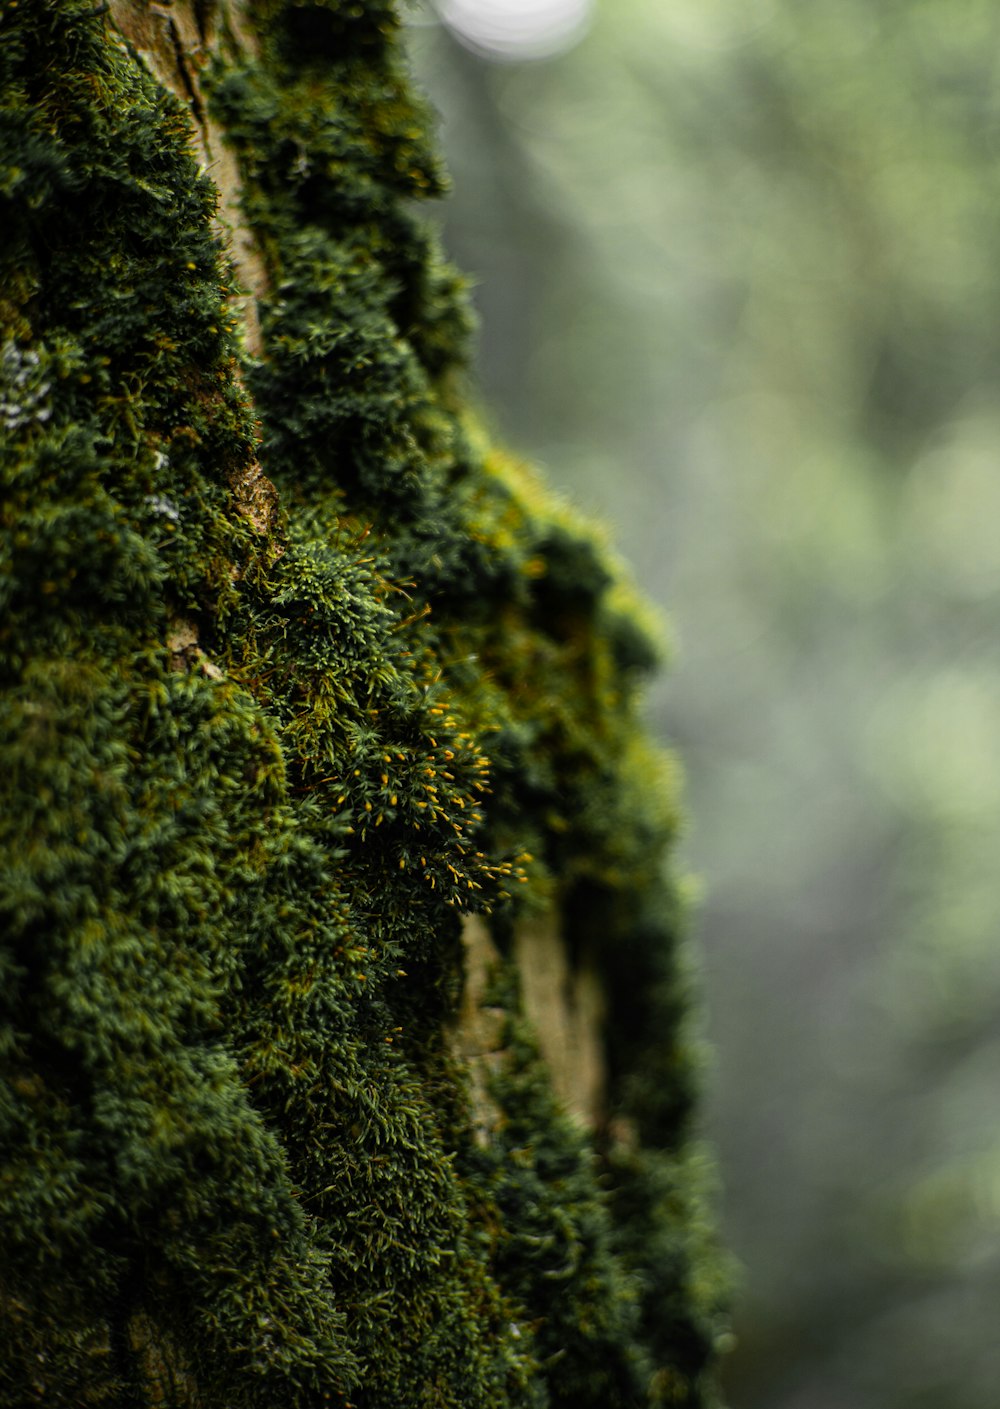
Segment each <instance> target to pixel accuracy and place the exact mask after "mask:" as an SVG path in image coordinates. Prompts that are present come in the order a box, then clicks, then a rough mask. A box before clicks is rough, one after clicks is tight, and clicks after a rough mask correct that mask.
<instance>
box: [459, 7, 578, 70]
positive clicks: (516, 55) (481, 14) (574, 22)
mask: <svg viewBox="0 0 1000 1409" xmlns="http://www.w3.org/2000/svg"><path fill="white" fill-rule="evenodd" d="M436 6H437V10H438V13H439V14H440V16H441V18H442V20H443V21H444V22H445V24H446V25H447V26H448V28H449V29H450V30H452V32H453V33H454V34H455V36H456V37H457V38H458V39H460V40H462V41H463V43H465V44H467V45H469V46H470V47H471V48H473V49H477V50H479V51H480V52H481V53H485V54H488V55H490V56H491V57H493V58H501V59H528V58H531V59H538V58H544V57H545V56H546V55H551V54H557V53H559V52H560V51H561V50H564V49H568V48H569V47H570V46H571V45H572V44H575V43H576V41H577V40H578V39H579V38H580V37H581V36H582V34H583V32H584V30H585V29H586V28H587V24H588V21H589V20H590V16H591V12H592V10H593V0H436Z"/></svg>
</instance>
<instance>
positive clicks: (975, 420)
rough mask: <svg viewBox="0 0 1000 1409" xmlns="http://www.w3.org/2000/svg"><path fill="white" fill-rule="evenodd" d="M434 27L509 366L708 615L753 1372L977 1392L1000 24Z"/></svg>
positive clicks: (837, 1383)
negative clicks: (490, 46) (543, 36)
mask: <svg viewBox="0 0 1000 1409" xmlns="http://www.w3.org/2000/svg"><path fill="white" fill-rule="evenodd" d="M422 19H423V21H424V23H422V24H418V25H415V26H414V28H413V30H412V50H413V53H414V56H415V61H416V62H417V64H418V66H419V68H420V71H421V73H422V74H423V75H424V77H425V80H426V81H427V83H428V84H429V86H430V89H431V92H432V96H433V97H434V100H435V101H436V103H437V105H438V106H439V108H440V109H441V111H442V113H443V117H444V124H443V130H444V136H445V142H446V148H447V155H448V160H449V163H450V166H451V168H452V170H453V172H454V174H455V177H456V192H457V194H456V195H455V197H454V199H453V201H452V203H451V207H450V213H449V216H448V221H447V225H446V237H447V240H448V242H449V244H450V246H451V248H452V249H453V250H454V251H455V252H456V254H457V255H458V257H459V259H460V261H461V262H463V263H464V264H466V265H467V266H471V267H474V268H476V269H477V270H478V271H479V272H480V275H481V284H480V289H479V301H480V307H481V309H482V311H483V313H484V315H485V317H484V323H485V333H484V337H483V352H482V356H481V362H480V371H481V376H482V380H483V383H484V386H485V388H486V390H487V392H488V393H489V395H490V397H491V399H492V401H493V402H494V404H495V405H499V406H500V407H501V408H502V410H501V412H500V416H501V420H502V423H503V427H504V430H505V432H506V433H507V434H508V435H509V436H512V437H513V438H514V439H515V440H516V441H519V442H520V443H521V444H522V445H523V446H524V447H525V448H527V449H528V450H530V451H531V452H532V453H534V454H537V455H539V456H540V457H541V458H542V459H543V460H544V461H545V462H546V463H547V465H548V466H549V468H550V470H551V471H552V473H553V474H554V475H555V476H556V478H557V479H559V480H561V481H562V482H563V483H564V484H566V485H569V486H572V488H573V489H574V491H575V492H576V493H577V494H578V495H579V494H582V495H583V496H584V497H585V498H586V499H587V500H589V502H590V504H591V506H592V507H593V508H595V509H596V510H597V512H598V513H599V514H601V515H602V516H605V517H607V518H608V519H611V520H613V521H615V522H616V524H617V526H618V530H619V536H620V538H621V540H622V541H623V542H624V544H625V546H626V547H627V549H628V551H629V552H630V554H631V556H632V557H633V559H634V560H635V561H636V562H637V564H638V566H639V571H640V575H641V577H642V579H643V583H644V585H645V586H646V587H647V588H651V589H652V590H653V591H654V592H655V593H656V594H657V595H659V596H661V597H662V598H663V599H664V600H669V602H670V604H671V609H672V615H673V617H674V620H675V621H676V623H677V626H678V632H679V636H680V642H681V652H680V656H681V659H680V668H679V670H678V671H676V672H675V673H674V675H673V676H672V678H671V680H670V682H669V685H668V686H667V691H668V693H661V694H660V695H659V696H657V697H656V699H655V701H654V711H655V717H656V720H657V722H658V724H659V726H660V727H661V728H662V729H663V730H664V731H665V732H667V733H668V734H669V735H670V736H671V737H672V738H673V739H674V740H677V741H679V742H680V743H681V745H682V752H683V754H684V756H685V758H686V760H687V763H688V771H689V793H690V797H691V812H692V814H693V816H694V819H695V820H694V830H693V832H692V834H691V836H690V838H689V842H688V854H689V856H690V858H691V860H692V863H693V865H694V866H695V868H696V869H697V870H698V871H700V872H701V873H702V874H703V875H704V876H705V879H706V899H705V902H704V905H703V910H702V927H703V933H704V937H705V940H706V942H707V950H708V963H707V971H706V975H705V982H706V988H707V993H708V999H709V1006H710V1010H711V1015H712V1016H711V1026H712V1035H713V1037H714V1040H715V1042H716V1044H717V1047H718V1051H719V1059H718V1069H717V1073H716V1098H715V1108H714V1126H715V1136H716V1139H717V1140H718V1142H719V1144H720V1146H721V1149H722V1152H723V1158H724V1167H725V1177H726V1181H727V1185H728V1192H727V1206H728V1211H729V1212H728V1217H729V1222H730V1236H731V1239H732V1241H733V1243H734V1245H735V1246H736V1247H737V1249H738V1250H739V1251H740V1252H741V1254H742V1256H743V1260H744V1263H745V1266H746V1278H745V1290H744V1295H743V1303H742V1312H741V1315H740V1318H739V1321H738V1327H737V1329H738V1331H739V1340H740V1345H739V1348H738V1350H737V1353H736V1355H735V1357H734V1359H733V1363H732V1377H731V1395H732V1399H733V1402H734V1403H736V1404H738V1405H739V1406H740V1409H756V1406H764V1405H767V1406H768V1409H793V1406H794V1409H805V1407H806V1406H807V1409H875V1406H879V1409H885V1406H889V1407H890V1409H904V1406H905V1409H910V1406H923V1405H928V1406H930V1405H934V1406H935V1409H940V1407H941V1406H944V1407H945V1409H974V1407H978V1406H980V1405H982V1404H983V1403H986V1402H989V1400H990V1398H991V1394H992V1389H991V1386H992V1385H993V1384H994V1383H995V1379H996V1375H997V1371H998V1370H1000V1350H998V1349H997V1346H996V1337H995V1333H994V1330H993V1326H992V1314H991V1313H992V1307H993V1305H995V1301H996V1296H997V1293H998V1292H1000V1128H998V1125H997V1122H996V1118H995V1105H996V1102H995V1085H996V1065H997V1064H996V1060H995V1048H996V1044H997V1041H998V1037H997V1014H998V1012H1000V946H998V945H997V943H996V916H997V914H998V912H1000V882H998V880H997V868H996V864H995V857H996V854H997V850H998V845H1000V805H998V804H1000V657H998V651H997V645H996V641H997V635H998V633H997V629H996V611H997V609H996V595H997V591H998V588H1000V547H998V538H997V533H996V528H995V525H996V522H997V520H998V517H1000V475H998V473H997V459H998V454H1000V398H998V395H997V381H998V372H1000V239H998V231H997V220H998V213H1000V160H998V157H1000V93H998V88H997V84H996V72H995V70H996V63H997V60H996V54H997V52H998V50H997V42H996V41H997V37H998V35H997V31H998V28H1000V18H998V15H997V12H996V10H995V7H993V6H990V5H988V4H985V3H980V0H959V2H958V3H955V0H926V2H925V3H922V4H906V5H903V4H899V3H889V4H884V5H880V6H877V7H873V6H871V5H870V4H867V3H861V0H828V3H825V4H812V5H801V4H796V3H793V0H772V3H769V4H765V5H763V6H753V7H747V6H745V5H741V4H739V3H738V0H714V3H705V0H681V3H672V4H670V5H663V4H659V3H655V2H654V0H616V3H615V4H614V5H610V4H607V5H605V6H604V7H603V8H601V9H599V11H598V12H597V14H596V16H595V19H594V24H593V27H592V29H591V31H590V33H589V34H588V35H587V36H585V37H584V38H583V40H582V42H581V43H579V45H578V46H577V47H575V48H573V49H572V50H571V51H569V52H567V53H565V54H564V55H562V56H560V57H553V58H550V59H547V60H546V61H544V62H531V63H509V62H504V63H500V62H497V61H496V59H495V57H494V58H491V57H490V55H489V54H488V53H483V52H480V53H473V52H470V51H469V49H468V48H466V47H463V46H462V45H461V44H460V43H458V42H456V40H455V37H454V32H453V33H452V34H450V35H449V33H448V31H447V30H446V29H444V28H443V27H441V26H440V25H436V24H435V23H433V19H434V16H433V14H432V13H431V12H430V11H426V12H425V13H424V14H423V16H422ZM480 47H481V48H482V47H484V46H482V45H481V46H480Z"/></svg>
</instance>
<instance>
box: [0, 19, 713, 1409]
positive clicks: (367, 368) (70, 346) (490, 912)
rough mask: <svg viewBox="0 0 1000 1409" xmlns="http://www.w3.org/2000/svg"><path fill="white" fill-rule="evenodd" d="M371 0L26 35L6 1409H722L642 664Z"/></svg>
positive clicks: (18, 52)
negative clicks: (465, 266)
mask: <svg viewBox="0 0 1000 1409" xmlns="http://www.w3.org/2000/svg"><path fill="white" fill-rule="evenodd" d="M398 29H399V21H398V17H397V15H396V13H395V10H394V7H393V6H392V5H391V4H389V3H385V2H384V0H366V3H363V4H354V3H352V4H347V3H341V0H315V3H305V0H259V3H251V0H242V3H237V0H173V3H163V4H156V3H146V0H110V3H109V4H108V5H106V6H104V7H101V8H98V9H95V8H94V7H93V6H91V5H89V4H85V3H82V0H36V3H32V4H22V5H21V6H19V7H18V6H10V7H8V9H7V11H6V12H5V15H4V19H3V22H2V25H0V79H2V92H3V95H4V96H3V104H4V107H3V112H2V119H3V127H2V132H3V134H4V137H3V141H4V150H3V154H2V161H0V176H2V181H0V200H2V203H3V208H2V210H0V230H2V232H3V233H2V234H0V257H2V270H0V272H2V275H3V289H4V293H3V296H2V301H0V321H2V324H3V329H2V338H3V347H2V360H0V372H2V386H0V424H2V426H3V430H4V435H3V442H2V466H3V475H4V486H5V499H4V513H3V520H2V532H3V538H2V553H3V559H2V560H3V579H2V581H3V584H4V586H3V591H4V594H5V598H4V607H5V611H4V621H3V625H2V627H0V687H2V710H3V714H2V720H3V733H2V736H0V777H3V779H4V780H5V782H4V786H5V791H6V793H7V796H6V797H5V798H4V806H3V819H4V820H3V822H2V827H3V846H4V854H5V857H6V858H7V861H8V866H7V871H8V876H9V884H8V885H7V886H6V889H5V892H4V895H3V905H4V908H5V926H4V930H5V939H4V947H3V951H2V959H0V962H2V965H3V969H2V972H3V974H4V975H5V981H4V984H3V997H2V1000H0V1002H2V1005H3V1006H2V1009H0V1018H2V1021H3V1025H4V1026H3V1039H2V1044H0V1054H2V1060H3V1063H4V1077H5V1084H4V1088H3V1105H2V1107H0V1119H2V1131H3V1134H2V1140H0V1149H2V1161H3V1163H2V1166H0V1171H2V1172H0V1219H2V1222H0V1230H2V1254H3V1255H2V1258H0V1317H2V1319H3V1321H4V1322H5V1323H6V1324H5V1327H4V1334H3V1335H0V1345H2V1346H3V1349H2V1350H0V1385H2V1387H3V1390H4V1393H5V1394H6V1396H7V1398H8V1399H9V1402H12V1403H13V1402H18V1403H45V1404H46V1405H67V1406H69V1405H73V1406H78V1405H79V1404H81V1403H93V1404H107V1405H115V1406H119V1405H120V1406H125V1405H129V1406H131V1405H161V1404H163V1405H177V1406H188V1405H190V1406H205V1409H209V1406H211V1409H214V1406H216V1405H218V1406H222V1405H225V1406H226V1409H232V1407H233V1406H242V1405H247V1406H250V1405H261V1406H263V1405H267V1406H268V1409H275V1406H284V1405H288V1406H293V1405H294V1406H299V1405H303V1406H304V1405H307V1404H308V1405H313V1404H316V1403H318V1402H330V1403H339V1404H343V1405H345V1406H348V1405H354V1406H362V1405H363V1406H371V1409H409V1406H414V1409H415V1406H430V1405H436V1406H455V1409H459V1406H461V1409H475V1406H479V1405H482V1406H487V1405H489V1406H491V1409H493V1406H514V1405H531V1406H541V1405H546V1404H551V1405H565V1406H574V1409H586V1406H588V1405H594V1406H595V1407H596V1406H598V1405H600V1406H601V1409H608V1407H609V1406H615V1405H621V1406H626V1405H637V1404H646V1403H649V1404H654V1403H669V1404H673V1405H688V1406H695V1405H697V1406H707V1405H709V1404H712V1403H714V1402H715V1399H716V1392H715V1388H714V1374H713V1363H714V1353H715V1346H716V1343H717V1341H718V1340H719V1337H720V1335H721V1334H722V1310H721V1306H722V1298H721V1294H720V1285H721V1282H720V1276H719V1272H718V1255H717V1253H716V1251H715V1248H714V1246H713V1243H712V1240H711V1237H710V1235H708V1234H706V1232H705V1227H706V1218H705V1213H704V1206H703V1193H702V1189H701V1184H702V1162H701V1157H700V1156H699V1155H698V1154H697V1152H696V1149H695V1146H694V1144H693V1142H692V1133H691V1107H692V1091H693V1072H694V1069H695V1066H696V1054H695V1051H694V1048H693V1044H692V1040H691V1037H690V1034H689V1030H688V1017H687V1013H688V1008H689V998H688V992H687V983H686V979H685V970H684V965H683V961H682V958H681V953H682V942H681V939H680V922H679V916H680V914H681V907H680V905H679V902H678V891H677V887H676V885H675V883H674V881H673V880H672V878H671V876H670V873H669V870H668V869H667V868H666V866H665V856H666V851H667V848H668V846H669V842H670V839H671V836H672V833H673V830H674V826H675V816H674V803H673V800H672V792H671V787H670V783H669V776H670V771H671V770H670V765H669V762H668V761H665V760H663V759H661V758H660V757H659V756H658V754H657V752H656V750H655V748H654V747H653V746H652V745H651V744H650V742H649V741H648V740H647V739H645V738H644V736H643V733H642V730H641V727H640V725H639V723H638V718H637V715H638V701H639V693H640V689H641V682H642V679H643V677H644V674H645V673H646V672H647V671H648V669H649V667H650V665H651V663H652V661H653V658H654V655H655V651H654V649H653V647H652V646H651V643H650V637H649V634H648V632H647V630H646V628H645V627H644V626H643V610H644V609H643V608H642V606H641V604H638V603H636V602H635V601H633V600H632V598H631V597H630V589H629V588H628V587H627V584H625V583H624V582H623V580H622V577H621V573H620V571H619V569H618V567H617V566H616V565H615V564H614V562H613V560H612V559H611V558H610V557H609V555H608V553H607V551H606V549H605V547H604V545H603V543H602V542H601V540H600V538H599V536H598V535H597V534H595V532H594V531H593V530H592V529H590V528H589V527H588V526H587V525H585V524H583V523H582V522H580V521H579V520H578V519H577V518H576V517H575V516H574V515H573V514H572V513H570V512H569V511H568V510H566V509H565V508H564V507H563V506H561V505H559V504H556V503H554V502H553V501H552V500H551V499H550V498H549V496H548V494H547V492H546V490H545V488H544V486H543V485H542V483H541V482H540V480H539V479H538V478H537V476H536V475H535V474H534V473H533V472H532V471H530V470H528V469H527V468H526V467H524V466H522V465H520V464H519V463H518V462H516V461H515V460H513V459H512V458H511V457H509V456H507V455H505V454H504V453H503V452H502V451H499V450H497V449H496V448H494V447H492V446H491V445H490V444H489V443H488V440H487V438H486V437H485V436H484V434H483V432H482V430H481V429H480V428H479V427H478V426H477V425H476V423H475V421H474V419H473V417H472V416H471V413H470V412H469V410H468V408H467V406H466V404H465V400H464V395H465V388H464V380H463V379H464V373H463V361H464V355H465V354H464V347H465V342H466V338H467V326H468V317H467V313H466V310H465V303H464V293H463V286H462V282H461V280H460V279H459V278H458V277H457V276H456V275H455V274H454V272H453V271H451V270H450V269H449V268H448V266H447V265H446V264H445V263H444V262H443V260H442V259H441V256H440V254H439V252H438V250H437V248H436V244H435V240H434V237H433V236H432V235H431V234H430V233H429V231H428V229H427V228H426V227H425V226H424V224H423V223H422V222H421V221H420V219H419V218H418V217H417V216H416V215H415V214H414V210H413V202H414V200H416V199H423V198H424V197H426V196H428V195H434V194H436V193H438V192H439V191H440V190H441V189H442V185H443V177H442V174H441V172H440V169H439V167H438V164H437V159H436V157H435V155H434V152H433V149H432V148H431V147H430V146H429V145H428V143H427V138H426V130H425V129H426V115H425V113H424V110H423V107H422V105H421V103H420V101H419V99H417V98H416V97H415V96H414V95H413V93H412V92H411V90H410V86H409V81H408V78H407V75H406V71H405V65H404V64H403V61H402V58H401V54H400V40H399V33H398Z"/></svg>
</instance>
